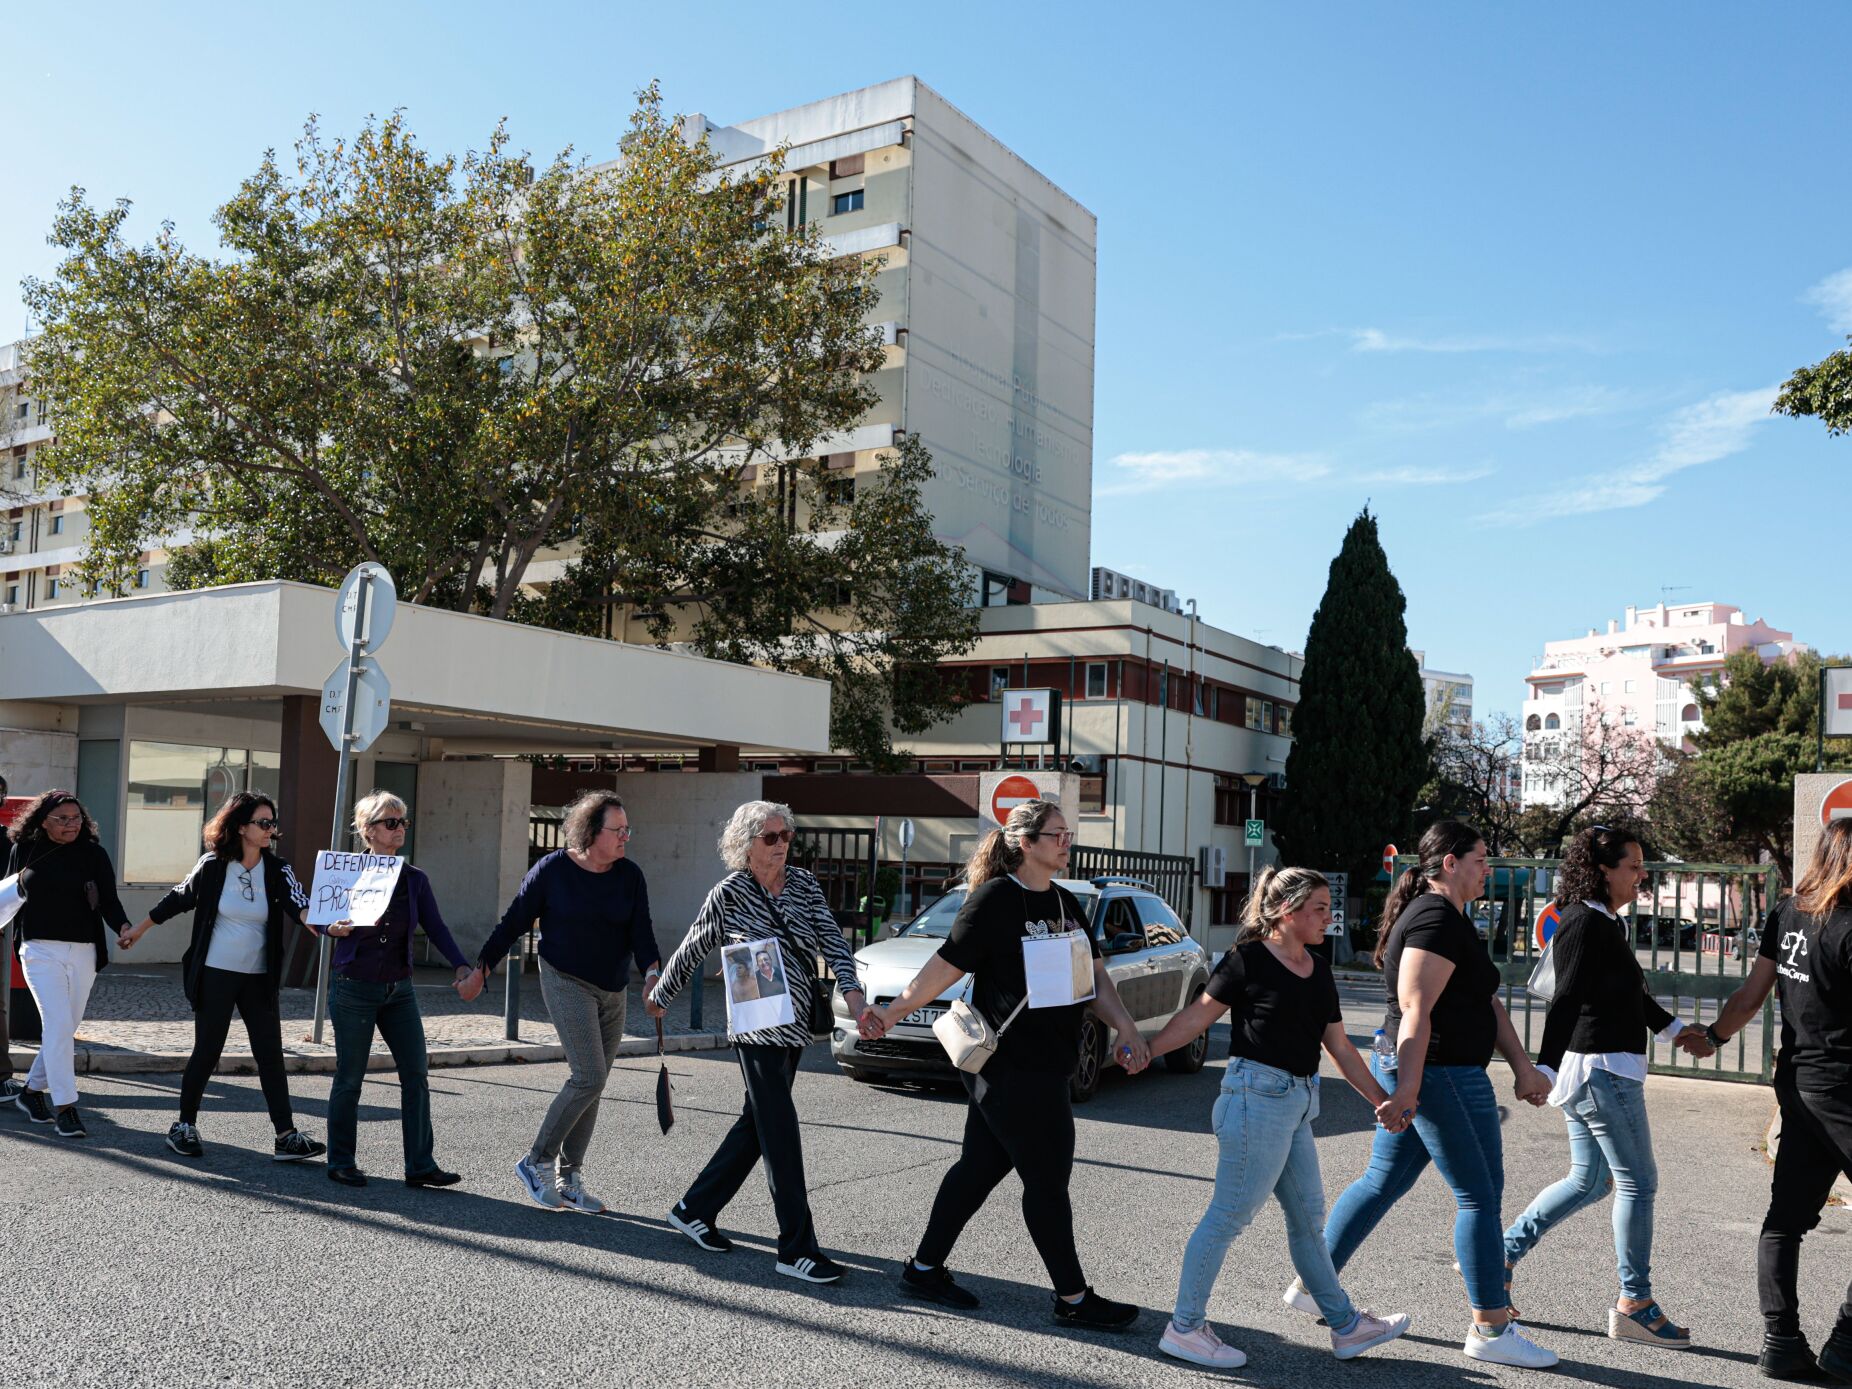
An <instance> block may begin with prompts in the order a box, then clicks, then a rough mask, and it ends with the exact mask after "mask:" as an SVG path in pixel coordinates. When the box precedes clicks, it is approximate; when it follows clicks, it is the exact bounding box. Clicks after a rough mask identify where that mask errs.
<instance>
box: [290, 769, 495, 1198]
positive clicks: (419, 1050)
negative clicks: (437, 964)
mask: <svg viewBox="0 0 1852 1389" xmlns="http://www.w3.org/2000/svg"><path fill="white" fill-rule="evenodd" d="M410 827H411V818H410V816H408V815H407V814H406V810H405V802H404V801H402V800H400V799H399V798H398V797H397V796H395V795H393V794H392V792H390V791H371V792H368V793H367V794H366V795H365V796H362V797H361V798H360V802H359V804H357V805H356V806H355V807H354V833H355V834H357V835H359V836H360V842H361V843H362V844H363V845H364V846H365V847H366V852H367V853H369V854H392V855H396V854H397V853H398V852H399V851H400V850H401V849H403V848H404V847H405V833H406V831H407V830H408V829H409V828H410ZM420 928H422V929H423V931H424V934H425V937H426V938H427V939H428V940H430V941H431V943H432V944H434V945H435V946H436V947H437V948H438V950H439V951H441V952H442V954H443V956H444V958H445V959H446V960H448V961H449V962H450V963H451V965H452V966H453V967H454V968H455V969H456V988H457V992H458V994H460V995H461V996H462V998H463V1001H464V1002H465V1003H467V1002H469V1001H470V1000H472V999H474V998H475V997H476V996H477V995H478V994H480V993H481V992H482V982H481V980H480V979H479V978H477V977H475V973H474V970H473V968H472V967H471V965H470V963H469V961H468V960H466V959H464V958H463V952H462V951H461V950H459V949H457V943H456V941H455V939H454V938H452V936H451V934H450V928H449V927H448V926H446V925H445V924H444V917H443V913H442V912H440V911H438V909H437V896H436V894H435V893H433V892H432V891H431V880H430V878H429V877H427V876H426V875H425V874H424V872H423V871H422V870H421V869H419V868H416V867H414V866H413V865H411V864H409V863H407V864H404V865H402V866H401V867H400V869H399V880H398V882H397V883H395V884H394V885H393V889H392V900H391V901H390V902H389V903H387V906H386V910H385V911H384V912H383V913H381V914H380V918H379V920H378V921H376V922H374V923H373V924H372V925H371V926H355V925H354V923H353V922H351V921H338V922H336V923H335V924H334V925H332V926H329V927H326V928H325V929H326V931H327V934H329V935H331V936H335V937H337V938H339V941H340V943H339V944H338V945H336V946H335V948H334V971H333V972H334V982H333V983H332V984H331V985H330V986H329V990H328V1016H329V1017H330V1018H331V1019H332V1020H333V1022H334V1086H333V1088H332V1089H331V1090H330V1091H329V1092H328V1179H329V1180H330V1181H334V1182H339V1183H341V1185H343V1186H365V1185H366V1184H367V1177H366V1173H364V1172H362V1171H361V1170H360V1168H359V1167H358V1166H356V1165H355V1159H354V1148H355V1139H356V1133H357V1130H358V1128H359V1119H360V1088H361V1085H362V1084H363V1083H364V1082H365V1080H366V1076H367V1058H368V1057H370V1056H371V1055H372V1054H373V1033H374V1031H375V1030H377V1031H378V1032H379V1035H380V1036H381V1037H383V1038H385V1039H386V1047H387V1050H389V1051H390V1052H391V1053H392V1061H393V1065H395V1066H396V1067H397V1068H398V1072H399V1129H400V1136H401V1138H402V1139H403V1140H404V1146H405V1185H407V1186H413V1187H420V1186H455V1185H456V1184H457V1183H458V1182H460V1181H462V1180H463V1179H462V1178H461V1177H459V1176H458V1175H457V1174H456V1173H455V1172H446V1171H445V1170H444V1169H443V1168H441V1167H439V1166H438V1165H437V1158H436V1155H435V1150H436V1140H435V1138H434V1137H433V1135H432V1133H431V1085H430V1081H429V1079H428V1067H429V1059H428V1056H427V1053H426V1050H425V1041H424V1016H423V1014H421V1013H420V1012H419V1011H418V991H417V989H416V988H415V987H413V985H412V937H413V936H415V935H416V934H417V933H418V931H419V930H420Z"/></svg>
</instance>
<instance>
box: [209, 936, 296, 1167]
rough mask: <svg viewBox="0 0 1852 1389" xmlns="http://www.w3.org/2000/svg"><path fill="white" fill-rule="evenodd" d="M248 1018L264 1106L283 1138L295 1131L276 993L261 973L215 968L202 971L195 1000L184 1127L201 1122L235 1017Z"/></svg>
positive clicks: (253, 1055)
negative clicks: (202, 1104) (204, 1099)
mask: <svg viewBox="0 0 1852 1389" xmlns="http://www.w3.org/2000/svg"><path fill="white" fill-rule="evenodd" d="M234 1010H235V1011H236V1012H237V1014H238V1016H239V1017H241V1018H243V1019H244V1030H245V1034H246V1035H247V1036H249V1037H250V1039H251V1057H252V1059H253V1060H255V1061H256V1062H257V1078H258V1080H259V1081H260V1082H261V1083H262V1085H263V1087H264V1104H265V1105H266V1106H268V1107H269V1110H270V1122H271V1123H272V1124H274V1125H276V1131H277V1132H278V1133H288V1132H289V1131H290V1130H291V1129H293V1128H295V1127H296V1120H295V1116H294V1114H293V1113H292V1111H291V1110H290V1107H289V1078H288V1077H287V1076H286V1075H285V1074H284V1071H283V1017H282V1014H280V1013H279V1012H278V1011H277V991H276V990H275V989H273V988H271V987H270V981H269V980H268V979H267V978H266V977H265V976H264V975H261V974H234V973H232V971H230V970H228V969H214V968H213V967H212V966H211V965H207V966H205V967H204V968H203V969H201V970H200V978H199V991H198V993H197V995H196V996H195V997H194V999H193V1054H192V1055H191V1056H190V1057H188V1058H187V1063H186V1074H185V1075H183V1076H182V1077H181V1078H180V1122H181V1123H183V1124H194V1123H198V1122H199V1101H200V1097H201V1096H202V1095H204V1094H205V1093H206V1081H207V1080H208V1079H209V1078H210V1077H211V1075H212V1071H213V1068H214V1067H215V1066H217V1065H218V1064H219V1053H220V1052H222V1051H224V1050H225V1036H226V1034H227V1033H229V1032H230V1031H231V1020H232V1013H233V1011H234Z"/></svg>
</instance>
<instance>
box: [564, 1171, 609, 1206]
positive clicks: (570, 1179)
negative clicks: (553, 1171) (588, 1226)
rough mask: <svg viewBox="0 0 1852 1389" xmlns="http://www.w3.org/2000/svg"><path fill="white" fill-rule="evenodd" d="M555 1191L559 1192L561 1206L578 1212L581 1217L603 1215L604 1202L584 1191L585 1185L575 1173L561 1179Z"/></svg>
mask: <svg viewBox="0 0 1852 1389" xmlns="http://www.w3.org/2000/svg"><path fill="white" fill-rule="evenodd" d="M556 1190H557V1191H558V1192H559V1199H560V1204H561V1205H563V1206H566V1207H567V1208H569V1209H571V1210H575V1211H578V1212H579V1213H580V1214H582V1215H603V1214H604V1202H603V1201H600V1200H599V1199H598V1198H597V1197H596V1196H594V1195H592V1194H591V1192H589V1191H587V1190H586V1189H585V1183H584V1182H582V1181H580V1180H579V1174H578V1173H577V1172H574V1173H572V1174H570V1175H569V1176H564V1177H561V1178H560V1179H559V1186H558V1187H557V1188H556Z"/></svg>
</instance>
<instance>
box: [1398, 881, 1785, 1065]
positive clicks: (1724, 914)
mask: <svg viewBox="0 0 1852 1389" xmlns="http://www.w3.org/2000/svg"><path fill="white" fill-rule="evenodd" d="M1416 862H1417V860H1416V859H1415V857H1414V856H1413V855H1412V854H1405V855H1402V856H1400V857H1398V858H1397V859H1396V861H1395V873H1396V875H1400V874H1401V872H1402V870H1403V869H1404V868H1412V867H1414V866H1415V864H1416ZM1491 866H1492V872H1491V874H1490V876H1489V877H1487V879H1486V890H1485V895H1484V896H1483V897H1481V898H1480V899H1479V900H1477V901H1475V902H1472V903H1470V904H1469V909H1468V915H1470V916H1471V917H1472V918H1473V921H1474V924H1475V925H1477V926H1478V927H1479V928H1480V934H1481V935H1482V936H1483V937H1484V939H1485V943H1486V949H1487V950H1488V952H1489V953H1490V954H1491V957H1492V961H1493V963H1494V964H1496V965H1497V966H1498V968H1499V973H1500V975H1501V976H1502V977H1503V979H1504V999H1505V1008H1506V1010H1507V1011H1508V1012H1509V1013H1510V1014H1511V1021H1512V1023H1513V1024H1514V1025H1515V1026H1516V1027H1517V1029H1518V1035H1519V1036H1520V1037H1522V1038H1523V1039H1524V1044H1525V1046H1526V1047H1528V1048H1529V1049H1530V1050H1531V1051H1532V1053H1533V1054H1534V1053H1535V1051H1536V1049H1537V1046H1538V1045H1539V1044H1540V1043H1541V1042H1542V1040H1543V1017H1544V1012H1545V1005H1544V1004H1543V1003H1542V1002H1540V1001H1539V1000H1537V999H1535V998H1533V997H1532V996H1531V994H1530V992H1529V990H1527V989H1526V988H1525V984H1526V982H1527V981H1528V980H1529V979H1530V976H1531V971H1532V970H1533V969H1535V968H1536V965H1537V959H1538V956H1539V955H1541V954H1542V947H1541V946H1540V945H1539V943H1538V941H1537V926H1538V917H1539V916H1540V914H1541V913H1542V912H1543V911H1544V909H1545V908H1546V907H1547V906H1549V904H1550V903H1551V902H1552V901H1553V900H1554V893H1555V885H1556V874H1557V872H1558V871H1559V870H1560V869H1561V867H1562V860H1561V859H1543V858H1495V859H1493V860H1492V861H1491ZM1646 868H1647V873H1648V877H1647V882H1646V885H1645V887H1643V888H1642V889H1641V891H1640V895H1639V897H1638V898H1637V899H1636V900H1635V901H1634V903H1633V904H1632V905H1631V906H1630V907H1629V908H1628V909H1627V910H1626V911H1625V912H1624V913H1623V914H1622V917H1621V919H1622V921H1623V922H1624V923H1625V924H1626V927H1627V932H1628V935H1629V937H1630V938H1631V939H1632V941H1633V943H1634V952H1635V954H1636V955H1637V956H1638V957H1639V960H1640V966H1641V968H1642V969H1643V970H1644V971H1645V973H1646V984H1647V987H1648V988H1649V989H1651V990H1652V993H1653V997H1655V998H1657V999H1658V1000H1659V1001H1660V1003H1662V1004H1663V1005H1664V1006H1665V1007H1666V1008H1667V1009H1669V1010H1670V1011H1671V1012H1673V1013H1675V1014H1677V1015H1678V1016H1679V1017H1680V1018H1683V1019H1685V1020H1686V1021H1688V1022H1697V1023H1706V1022H1711V1021H1713V1020H1714V1019H1715V1018H1716V1016H1717V1014H1718V1011H1719V1010H1720V1009H1721V1008H1722V1007H1723V1001H1724V1000H1725V999H1726V998H1728V997H1729V996H1730V995H1731V994H1732V993H1734V992H1735V991H1736V989H1737V988H1738V987H1739V986H1740V985H1741V984H1742V982H1743V980H1744V978H1745V977H1746V976H1747V975H1748V973H1749V971H1750V970H1751V969H1752V968H1753V967H1754V965H1755V960H1756V950H1757V946H1758V944H1759V941H1760V937H1759V935H1758V932H1759V930H1760V928H1761V925H1762V923H1763V922H1764V921H1766V920H1767V919H1768V913H1769V911H1770V910H1772V909H1773V908H1774V906H1775V904H1776V902H1777V901H1778V900H1779V893H1780V888H1781V875H1780V872H1779V870H1778V869H1776V867H1775V866H1774V865H1773V864H1739V863H1649V864H1647V865H1646ZM1777 1026H1778V1021H1777V1017H1776V1012H1775V1000H1774V997H1773V995H1771V996H1770V997H1769V1000H1768V1002H1767V1003H1765V1004H1764V1005H1763V1006H1762V1012H1761V1014H1760V1016H1759V1017H1758V1018H1756V1019H1755V1020H1753V1021H1752V1022H1751V1023H1750V1024H1749V1025H1748V1026H1747V1027H1745V1028H1744V1029H1743V1030H1742V1031H1741V1032H1739V1033H1738V1034H1737V1035H1736V1036H1734V1037H1732V1038H1731V1039H1730V1041H1729V1042H1728V1043H1727V1044H1725V1045H1724V1046H1723V1047H1721V1048H1720V1049H1719V1050H1718V1051H1717V1053H1716V1055H1714V1056H1711V1057H1708V1058H1706V1059H1705V1060H1702V1061H1700V1060H1698V1059H1697V1058H1696V1057H1693V1056H1688V1055H1687V1054H1685V1053H1684V1052H1682V1051H1679V1050H1678V1049H1677V1048H1676V1047H1673V1046H1670V1045H1669V1044H1667V1043H1665V1042H1661V1041H1660V1040H1659V1039H1658V1038H1657V1037H1654V1038H1652V1039H1650V1040H1649V1041H1648V1042H1647V1053H1646V1057H1647V1062H1648V1065H1649V1067H1650V1069H1651V1070H1652V1071H1653V1072H1654V1073H1655V1074H1659V1075H1682V1076H1696V1077H1700V1078H1703V1079H1707V1080H1733V1081H1744V1082H1749V1083H1752V1084H1755V1083H1763V1082H1766V1081H1768V1080H1770V1079H1771V1078H1772V1077H1773V1076H1774V1073H1775V1044H1776V1028H1777Z"/></svg>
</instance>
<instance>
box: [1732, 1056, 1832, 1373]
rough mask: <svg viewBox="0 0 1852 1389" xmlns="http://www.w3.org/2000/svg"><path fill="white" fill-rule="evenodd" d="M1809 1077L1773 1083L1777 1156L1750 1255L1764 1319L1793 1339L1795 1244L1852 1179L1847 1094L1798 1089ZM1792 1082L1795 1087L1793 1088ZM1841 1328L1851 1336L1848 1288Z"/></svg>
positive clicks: (1796, 1298) (1797, 1321)
mask: <svg viewBox="0 0 1852 1389" xmlns="http://www.w3.org/2000/svg"><path fill="white" fill-rule="evenodd" d="M1807 1079H1808V1078H1807V1076H1806V1075H1805V1074H1802V1075H1801V1076H1799V1077H1797V1078H1786V1077H1781V1076H1777V1077H1776V1079H1775V1097H1776V1099H1777V1100H1779V1101H1780V1103H1781V1147H1780V1149H1779V1150H1777V1152H1776V1153H1775V1175H1774V1178H1773V1180H1772V1182H1771V1184H1770V1191H1769V1202H1768V1215H1767V1216H1766V1217H1765V1218H1764V1219H1763V1221H1762V1240H1761V1243H1760V1245H1759V1246H1758V1248H1757V1251H1756V1290H1757V1292H1758V1293H1759V1294H1760V1296H1761V1299H1762V1319H1763V1321H1764V1322H1765V1323H1766V1329H1767V1330H1768V1332H1769V1333H1770V1334H1771V1335H1778V1336H1793V1335H1797V1334H1798V1333H1799V1332H1800V1329H1801V1322H1800V1315H1801V1309H1800V1298H1799V1295H1798V1293H1797V1291H1796V1284H1797V1282H1798V1279H1799V1274H1800V1261H1801V1238H1802V1237H1803V1236H1804V1235H1805V1234H1806V1233H1807V1232H1808V1231H1809V1230H1811V1229H1813V1227H1814V1226H1816V1225H1818V1224H1819V1223H1820V1211H1821V1210H1822V1209H1823V1208H1824V1207H1825V1205H1826V1198H1827V1196H1828V1195H1829V1194H1830V1193H1831V1191H1832V1189H1833V1182H1834V1181H1835V1180H1836V1179H1837V1178H1838V1177H1839V1175H1840V1173H1842V1172H1843V1173H1844V1174H1846V1175H1847V1176H1849V1177H1852V1094H1847V1093H1846V1089H1845V1087H1844V1086H1840V1087H1839V1088H1838V1089H1837V1090H1809V1089H1805V1088H1803V1087H1804V1086H1805V1084H1806V1082H1807ZM1797 1081H1798V1083H1797ZM1839 1325H1840V1327H1841V1328H1842V1329H1844V1331H1845V1334H1847V1335H1852V1286H1848V1287H1847V1288H1846V1300H1845V1304H1844V1305H1843V1306H1842V1307H1841V1308H1840V1309H1839Z"/></svg>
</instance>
